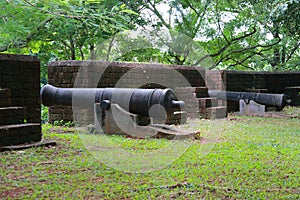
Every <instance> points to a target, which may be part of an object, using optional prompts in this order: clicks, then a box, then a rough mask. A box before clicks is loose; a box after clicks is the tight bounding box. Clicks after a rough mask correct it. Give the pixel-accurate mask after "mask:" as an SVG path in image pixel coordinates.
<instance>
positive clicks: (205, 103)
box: [198, 97, 218, 108]
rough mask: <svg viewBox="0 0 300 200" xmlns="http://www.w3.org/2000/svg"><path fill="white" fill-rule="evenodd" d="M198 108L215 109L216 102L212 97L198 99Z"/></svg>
mask: <svg viewBox="0 0 300 200" xmlns="http://www.w3.org/2000/svg"><path fill="white" fill-rule="evenodd" d="M198 101H199V108H209V107H217V106H218V100H217V99H216V98H213V97H206V98H199V99H198Z"/></svg>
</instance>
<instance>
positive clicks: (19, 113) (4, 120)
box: [0, 106, 26, 125]
mask: <svg viewBox="0 0 300 200" xmlns="http://www.w3.org/2000/svg"><path fill="white" fill-rule="evenodd" d="M25 113H26V110H25V107H17V106H14V107H0V125H9V124H20V123H24V120H25Z"/></svg>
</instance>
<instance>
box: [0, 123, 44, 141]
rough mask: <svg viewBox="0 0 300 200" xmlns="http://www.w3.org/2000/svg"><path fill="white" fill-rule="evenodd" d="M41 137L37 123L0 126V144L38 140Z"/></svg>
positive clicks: (39, 126)
mask: <svg viewBox="0 0 300 200" xmlns="http://www.w3.org/2000/svg"><path fill="white" fill-rule="evenodd" d="M41 137H42V136H41V125H40V124H39V123H31V124H29V123H28V124H14V125H5V126H0V146H9V145H18V144H25V143H31V142H38V141H40V140H41V139H42V138H41Z"/></svg>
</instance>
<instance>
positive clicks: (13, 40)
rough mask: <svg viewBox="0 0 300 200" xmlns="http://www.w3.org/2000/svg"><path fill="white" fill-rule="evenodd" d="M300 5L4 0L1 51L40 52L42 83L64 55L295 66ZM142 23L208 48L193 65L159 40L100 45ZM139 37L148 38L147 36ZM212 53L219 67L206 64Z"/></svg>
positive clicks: (288, 1)
mask: <svg viewBox="0 0 300 200" xmlns="http://www.w3.org/2000/svg"><path fill="white" fill-rule="evenodd" d="M299 5H300V2H299V0H284V1H282V0H276V1H274V0H266V1H256V0H250V1H245V0H234V1H229V0H226V1H210V0H209V1H208V0H203V1H198V0H170V1H165V0H149V1H144V0H138V1H132V0H129V1H123V0H112V1H95V0H85V1H83V0H69V1H62V0H51V1H44V0H43V1H34V0H26V1H21V0H17V1H9V0H6V1H3V3H2V4H1V5H0V52H8V53H23V54H31V55H36V56H38V57H39V58H40V59H41V60H42V70H41V72H42V74H41V78H42V82H43V83H46V81H47V80H46V79H47V78H46V74H47V64H48V62H50V61H53V60H63V59H73V60H75V59H81V60H84V59H97V58H102V59H103V60H112V59H117V60H125V61H139V62H150V61H153V59H154V60H156V61H158V62H162V63H174V64H180V65H183V64H184V65H193V64H197V65H202V66H204V67H207V68H211V69H213V68H219V69H238V70H245V69H250V70H297V69H300V67H299V59H300V52H299V49H300V48H299V47H300V42H299V41H300V35H299V33H300V28H299V24H300V12H299V9H298V8H299ZM137 27H138V28H146V29H147V28H149V27H151V28H152V29H153V31H152V33H149V34H153V35H155V34H156V35H157V37H158V36H160V35H159V33H160V31H161V30H164V29H167V30H169V32H170V34H172V32H179V33H182V34H184V35H186V36H188V37H190V38H191V39H192V40H194V42H197V43H198V44H201V46H202V47H203V48H204V50H205V51H206V53H205V54H204V53H203V54H202V55H197V56H198V59H196V60H195V62H191V60H187V59H186V57H187V56H186V55H183V54H178V53H176V52H174V50H173V49H172V48H171V47H169V50H165V49H160V48H157V47H156V46H155V45H154V44H153V43H154V42H153V43H152V44H151V45H148V46H147V48H133V49H131V50H132V51H126V52H125V53H124V55H120V52H112V51H110V49H109V45H107V46H106V47H107V48H106V49H105V48H103V46H102V44H103V43H106V42H107V41H113V40H114V37H115V36H116V35H118V34H119V33H120V32H123V31H124V30H132V29H135V28H137ZM138 39H139V40H140V41H136V42H137V43H140V44H141V43H143V38H142V37H140V38H138ZM172 39H173V40H174V41H175V42H176V41H177V40H176V38H172ZM174 41H173V42H174ZM150 42H151V41H150ZM122 48H124V46H123V47H122ZM182 48H183V49H182V52H185V53H186V49H185V48H184V47H182ZM138 49H140V51H138ZM122 52H124V51H121V53H122ZM177 52H178V51H177ZM151 54H153V56H151ZM103 55H104V56H103ZM192 57H194V56H192ZM208 58H212V59H213V60H214V62H215V64H214V65H210V64H207V63H210V62H208V61H207V59H208Z"/></svg>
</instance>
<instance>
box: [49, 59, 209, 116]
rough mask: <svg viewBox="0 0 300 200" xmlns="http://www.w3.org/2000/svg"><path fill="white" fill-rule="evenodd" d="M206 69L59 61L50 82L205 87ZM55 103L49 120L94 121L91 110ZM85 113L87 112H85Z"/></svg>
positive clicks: (82, 85) (53, 65) (58, 84)
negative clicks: (74, 119)
mask: <svg viewBox="0 0 300 200" xmlns="http://www.w3.org/2000/svg"><path fill="white" fill-rule="evenodd" d="M204 78H205V70H204V69H203V68H200V67H188V66H176V65H162V64H142V63H120V62H112V63H108V62H101V61H58V62H52V63H50V64H49V66H48V81H49V84H52V85H54V86H56V87H65V88H73V87H76V88H86V87H90V88H96V87H98V88H103V87H119V88H140V87H143V88H154V87H155V88H159V87H160V88H165V87H168V88H172V89H175V88H176V87H189V86H193V87H201V86H205V80H204ZM75 112H76V113H73V111H72V109H71V107H60V106H54V107H51V108H50V109H49V121H50V122H53V121H55V120H64V121H72V120H73V117H75V118H76V121H77V122H80V121H83V122H85V121H87V122H92V121H93V113H92V111H91V110H84V109H78V110H77V109H76V111H75ZM82 113H84V114H82Z"/></svg>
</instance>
